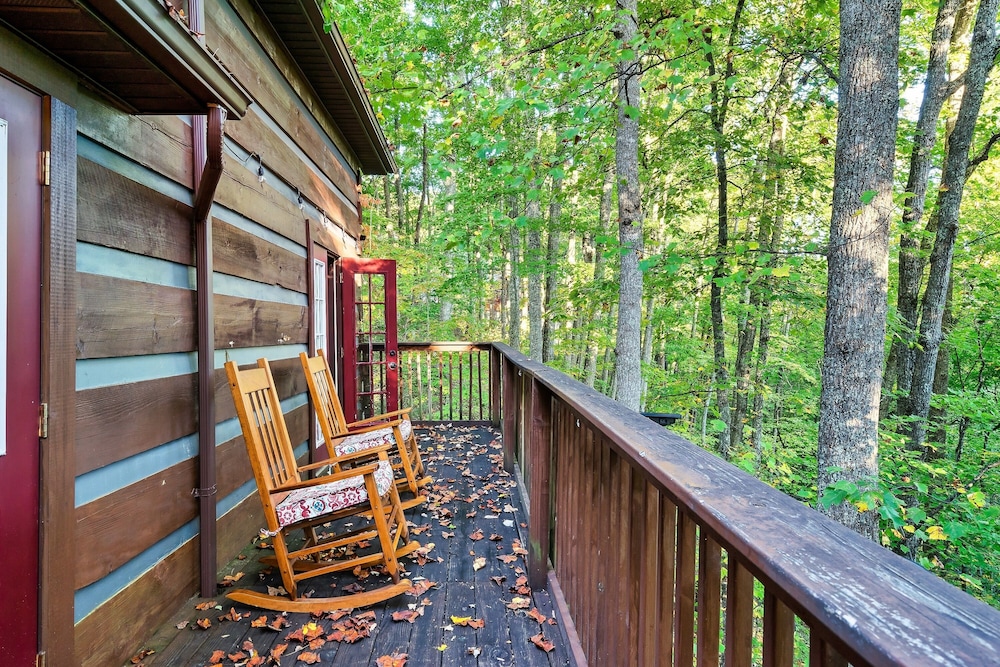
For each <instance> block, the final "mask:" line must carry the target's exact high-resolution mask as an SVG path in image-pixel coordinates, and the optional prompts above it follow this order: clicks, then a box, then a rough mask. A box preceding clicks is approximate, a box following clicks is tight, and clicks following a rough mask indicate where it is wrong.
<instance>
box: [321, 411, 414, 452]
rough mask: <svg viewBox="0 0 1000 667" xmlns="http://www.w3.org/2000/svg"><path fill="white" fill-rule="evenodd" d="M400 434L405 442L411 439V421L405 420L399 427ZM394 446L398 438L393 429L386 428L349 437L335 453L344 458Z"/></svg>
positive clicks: (335, 448)
mask: <svg viewBox="0 0 1000 667" xmlns="http://www.w3.org/2000/svg"><path fill="white" fill-rule="evenodd" d="M399 432H400V435H402V436H403V440H404V441H406V440H408V439H409V438H410V435H411V434H412V433H413V425H412V424H411V423H410V420H409V419H404V420H403V423H402V424H400V425H399ZM394 444H396V438H395V436H393V434H392V427H391V426H386V427H384V428H380V429H377V430H374V431H369V432H367V433H355V434H353V435H348V436H346V437H345V438H344V439H343V440H341V441H340V442H339V443H337V444H336V445H335V446H334V448H333V451H334V452H336V454H337V456H344V455H346V454H354V453H355V452H360V451H364V450H366V449H371V448H372V447H378V446H380V445H394Z"/></svg>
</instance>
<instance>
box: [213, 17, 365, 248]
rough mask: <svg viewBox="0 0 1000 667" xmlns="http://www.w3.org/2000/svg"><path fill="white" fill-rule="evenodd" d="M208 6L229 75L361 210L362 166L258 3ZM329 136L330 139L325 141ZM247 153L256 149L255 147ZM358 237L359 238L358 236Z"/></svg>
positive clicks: (216, 50) (268, 159)
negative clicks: (259, 13)
mask: <svg viewBox="0 0 1000 667" xmlns="http://www.w3.org/2000/svg"><path fill="white" fill-rule="evenodd" d="M207 4H208V6H207V7H206V8H205V9H206V17H205V18H206V20H207V22H208V30H207V36H206V39H207V42H208V47H209V49H211V51H212V52H213V53H215V54H216V56H217V57H218V58H219V59H221V60H222V61H223V62H224V63H226V66H227V67H228V68H229V71H230V72H232V73H233V75H234V76H235V77H236V79H237V80H239V82H240V83H241V84H242V85H243V87H244V88H246V89H247V91H248V92H250V94H251V95H253V97H254V100H255V102H256V106H259V107H261V108H262V109H263V110H264V112H265V113H266V114H267V115H268V116H270V118H271V119H273V121H274V122H275V123H276V124H277V125H278V126H279V127H282V128H284V130H285V132H287V133H288V135H289V137H290V138H291V139H292V140H293V141H294V142H295V144H296V146H298V148H299V149H300V150H301V151H302V152H303V153H305V154H306V155H308V156H309V157H310V159H311V160H312V162H313V163H314V164H316V165H317V166H318V167H319V168H320V169H321V170H322V171H323V173H324V174H325V175H326V176H327V177H328V178H329V179H330V180H331V181H333V182H334V183H335V184H337V186H338V188H339V189H340V190H341V192H342V193H343V194H344V196H346V197H347V198H348V199H349V200H350V201H351V202H352V203H353V204H355V205H357V204H358V192H357V189H356V188H355V184H356V181H357V179H356V176H355V175H354V172H355V171H357V162H356V160H355V159H354V158H353V156H352V154H351V151H350V149H349V148H348V145H347V142H346V140H344V139H343V137H342V136H341V134H340V131H339V130H338V129H337V126H336V125H335V124H334V122H333V121H332V120H331V119H330V118H329V117H328V116H327V114H326V113H325V111H324V110H323V105H322V104H321V103H320V102H319V100H318V99H317V98H316V96H315V94H314V93H313V91H312V87H311V85H310V84H309V83H307V82H306V81H304V80H302V76H301V74H300V70H299V68H298V66H297V65H296V64H295V63H294V62H293V61H292V60H291V58H289V57H288V56H287V55H286V54H285V52H284V51H283V50H282V47H281V46H280V45H279V41H278V40H277V38H275V37H274V35H273V32H272V31H271V28H270V25H269V24H268V22H267V21H266V20H265V19H259V18H258V17H257V15H256V11H255V10H254V7H253V4H252V3H251V2H249V1H248V0H234V1H233V2H232V3H231V4H232V5H233V7H235V11H234V9H233V8H231V7H230V5H229V4H227V3H221V2H220V3H215V2H212V3H207ZM247 24H249V26H250V27H249V28H248V27H247ZM280 80H287V82H288V85H287V86H286V85H285V84H284V83H281V84H279V85H275V81H280ZM310 116H311V117H312V121H314V122H315V125H314V124H313V122H311V121H310ZM234 132H236V133H240V132H241V131H240V130H234ZM324 134H325V135H327V136H326V137H324V136H323V135H324ZM240 143H241V144H242V143H243V142H242V141H241V142H240ZM243 145H244V146H246V144H243ZM331 145H332V146H334V147H335V150H337V151H338V152H339V153H340V156H342V157H343V158H344V159H346V160H347V161H348V163H349V164H351V165H353V166H352V167H351V168H347V167H345V166H344V165H343V164H342V163H341V160H340V159H338V157H337V155H335V154H334V152H333V151H330V150H327V149H326V148H327V147H328V146H331ZM247 148H248V149H249V150H251V151H254V150H256V149H255V148H254V147H253V146H247ZM258 154H259V153H258ZM262 157H263V159H264V162H265V164H267V165H269V164H270V163H271V157H272V156H270V155H267V154H264V155H263V156H262ZM354 224H355V225H356V224H357V221H354ZM357 229H358V228H357V227H356V226H355V227H352V228H351V229H350V231H352V232H357ZM353 235H354V236H357V234H356V233H355V234H353Z"/></svg>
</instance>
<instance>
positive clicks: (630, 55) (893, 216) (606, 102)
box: [324, 0, 1000, 607]
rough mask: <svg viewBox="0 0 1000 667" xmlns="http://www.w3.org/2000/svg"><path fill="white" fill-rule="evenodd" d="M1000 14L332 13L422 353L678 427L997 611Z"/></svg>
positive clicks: (977, 8)
mask: <svg viewBox="0 0 1000 667" xmlns="http://www.w3.org/2000/svg"><path fill="white" fill-rule="evenodd" d="M998 4H1000V2H998V0H981V1H979V2H977V1H974V0H937V1H931V0H906V1H905V2H902V4H900V2H899V0H896V1H895V2H892V1H891V0H890V1H888V2H887V1H884V0H878V1H877V2H857V1H856V0H843V1H842V2H839V3H838V2H834V1H833V0H769V1H768V2H760V1H759V0H684V1H674V0H660V1H657V2H651V1H646V0H640V1H639V2H636V0H617V3H607V2H597V3H592V2H579V1H578V0H563V1H562V2H551V1H550V0H492V1H491V2H481V1H480V0H449V1H447V2H446V1H443V0H371V1H370V2H365V3H351V2H344V1H341V0H325V6H324V7H325V11H326V12H327V16H328V18H329V20H330V21H331V22H336V24H337V25H338V26H339V28H340V30H341V31H342V32H343V34H344V37H345V40H346V41H347V44H348V47H349V48H350V49H351V52H352V53H353V55H354V56H355V58H356V60H357V67H358V70H359V72H360V74H361V76H362V79H363V81H364V84H365V86H366V88H367V90H368V92H369V94H370V96H371V98H372V101H373V105H374V108H375V109H376V111H377V113H378V119H379V121H380V123H381V125H382V127H383V128H384V130H385V132H386V135H387V137H388V140H389V142H390V143H391V145H392V146H393V148H394V151H395V158H396V161H397V163H398V166H399V171H398V173H397V174H394V175H390V176H387V177H382V176H367V177H365V179H364V186H363V193H362V199H363V205H364V213H363V219H364V223H365V226H366V235H367V237H366V240H365V248H364V251H365V254H366V255H368V256H380V257H390V258H394V259H396V260H397V262H398V271H399V330H400V340H407V341H435V340H438V341H443V340H469V341H492V340H500V341H505V342H507V343H509V344H510V345H512V346H513V347H515V348H519V349H521V350H522V351H523V352H525V353H526V354H528V355H529V356H530V357H532V358H534V359H538V360H542V361H544V362H545V363H546V364H549V365H551V366H553V367H555V368H557V369H559V370H562V371H563V372H565V373H567V374H569V375H571V376H573V377H576V378H577V379H579V380H580V381H581V382H585V383H586V384H588V385H590V386H592V387H595V388H597V389H598V390H600V391H601V392H604V393H606V394H608V395H610V396H613V397H616V398H618V399H619V400H622V401H623V402H624V403H625V404H627V405H630V406H632V407H640V408H641V409H642V410H644V411H654V412H655V411H660V412H676V413H680V414H681V415H683V419H682V420H681V421H680V422H678V423H677V424H675V425H674V426H673V427H672V428H674V429H676V430H678V431H679V432H680V433H682V434H683V435H685V436H686V437H687V438H689V439H691V440H692V441H693V442H695V443H698V444H700V445H701V446H703V447H704V448H706V449H708V450H711V451H713V452H715V453H716V454H717V455H719V456H721V457H723V458H725V459H727V460H729V461H730V462H732V463H733V464H735V465H737V466H739V467H740V468H742V469H744V470H745V471H747V472H749V473H751V474H753V475H755V476H757V477H758V478H760V479H762V480H764V481H765V482H767V483H768V484H771V485H772V486H774V487H776V488H778V489H780V490H782V491H783V492H785V493H787V494H789V495H791V496H793V497H795V498H798V499H799V500H801V501H802V502H804V503H807V504H810V505H812V506H814V507H817V508H818V509H821V510H823V511H826V512H827V513H830V514H832V515H833V516H835V517H836V518H839V519H840V520H842V521H845V519H847V520H846V521H845V522H847V523H848V525H851V521H853V522H854V523H855V524H856V525H853V526H852V527H854V528H855V529H856V530H859V532H862V533H865V534H868V535H869V536H870V537H872V538H873V539H875V540H877V541H879V542H880V543H881V544H882V545H883V546H885V547H886V548H889V549H892V550H893V551H896V552H897V553H900V554H902V555H904V556H906V557H908V558H910V559H912V560H914V561H916V562H918V563H920V564H921V565H922V566H923V567H925V568H927V569H929V570H931V571H932V572H934V573H936V574H938V575H939V576H941V577H944V578H945V579H947V580H948V581H950V582H951V583H953V584H955V585H956V586H959V587H961V588H963V589H965V590H967V591H968V592H969V593H971V594H973V595H975V596H977V597H979V598H980V599H982V600H984V601H986V602H987V603H989V604H991V605H993V606H995V607H1000V521H998V516H1000V409H998V390H1000V326H998V325H1000V273H998V271H997V261H998V257H1000V225H998V213H1000V202H998V199H997V197H996V196H994V188H995V187H996V183H997V177H998V173H997V162H998V159H997V157H996V153H997V152H998V150H1000V149H995V147H994V144H995V143H996V142H997V140H998V139H1000V95H998V90H997V88H998V85H997V82H996V80H995V76H993V74H994V71H995V70H994V65H995V63H996V61H997V56H998V53H1000V41H998V39H997V36H996V32H997V13H998ZM859 63H860V65H859ZM865 86H868V88H865ZM873 92H874V94H869V93H873ZM880 95H881V97H879V96H880ZM629 133H631V134H629ZM629 136H631V137H632V141H631V144H630V143H629V141H628V137H629ZM879 137H883V138H884V141H881V143H880V141H879ZM623 138H624V141H623ZM630 156H631V159H629V157H630ZM879 156H883V157H884V159H881V160H880V161H879V160H876V159H875V158H877V157H879ZM629 165H632V167H634V171H635V173H634V174H632V173H630V172H629V169H630V166H629ZM859 174H860V177H859ZM865 174H868V175H869V176H870V175H871V174H875V180H874V181H871V180H869V181H865V178H867V176H865ZM852 179H853V180H852ZM866 183H868V184H867V185H866ZM851 188H853V189H851ZM630 235H631V236H630ZM626 292H628V299H629V300H628V301H626V300H624V299H625V298H626ZM633 358H634V363H635V365H634V366H630V365H629V364H631V363H632V359H633ZM640 367H641V372H638V371H639V369H640ZM616 369H617V370H616ZM640 378H641V383H639V380H640ZM633 381H634V382H635V385H636V388H635V390H634V391H635V396H636V397H637V401H633V400H631V399H629V398H628V397H627V396H626V394H628V393H629V392H631V391H633V389H632V388H631V387H630V386H627V385H629V384H630V383H632V382H633ZM838 448H839V454H837V451H838ZM831 451H832V452H834V455H831V454H830V452H831ZM845 453H846V458H845V456H844V454H845ZM852 457H853V458H852ZM836 508H843V511H842V512H841V515H840V516H838V515H837V511H836Z"/></svg>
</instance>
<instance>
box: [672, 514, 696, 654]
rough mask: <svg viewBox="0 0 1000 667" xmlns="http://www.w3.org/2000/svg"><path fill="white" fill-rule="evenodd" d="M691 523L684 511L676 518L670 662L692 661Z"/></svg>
mask: <svg viewBox="0 0 1000 667" xmlns="http://www.w3.org/2000/svg"><path fill="white" fill-rule="evenodd" d="M695 561H696V559H695V524H694V521H692V520H691V517H689V516H688V515H687V513H686V512H680V514H679V516H678V520H677V565H676V571H675V572H676V579H675V586H676V588H675V592H674V614H675V616H674V665H677V666H678V667H679V666H680V665H685V667H686V666H687V665H691V664H694V638H695V637H694V577H695V570H696V566H697V564H696V562H695Z"/></svg>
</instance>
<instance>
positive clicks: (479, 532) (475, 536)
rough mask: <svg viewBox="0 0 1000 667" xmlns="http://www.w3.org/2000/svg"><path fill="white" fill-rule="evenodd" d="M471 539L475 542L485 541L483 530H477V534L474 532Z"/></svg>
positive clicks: (470, 536)
mask: <svg viewBox="0 0 1000 667" xmlns="http://www.w3.org/2000/svg"><path fill="white" fill-rule="evenodd" d="M469 539H470V540H472V541H473V542H478V541H479V540H481V539H483V530H482V529H481V528H477V529H476V532H474V533H473V534H472V535H469Z"/></svg>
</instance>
